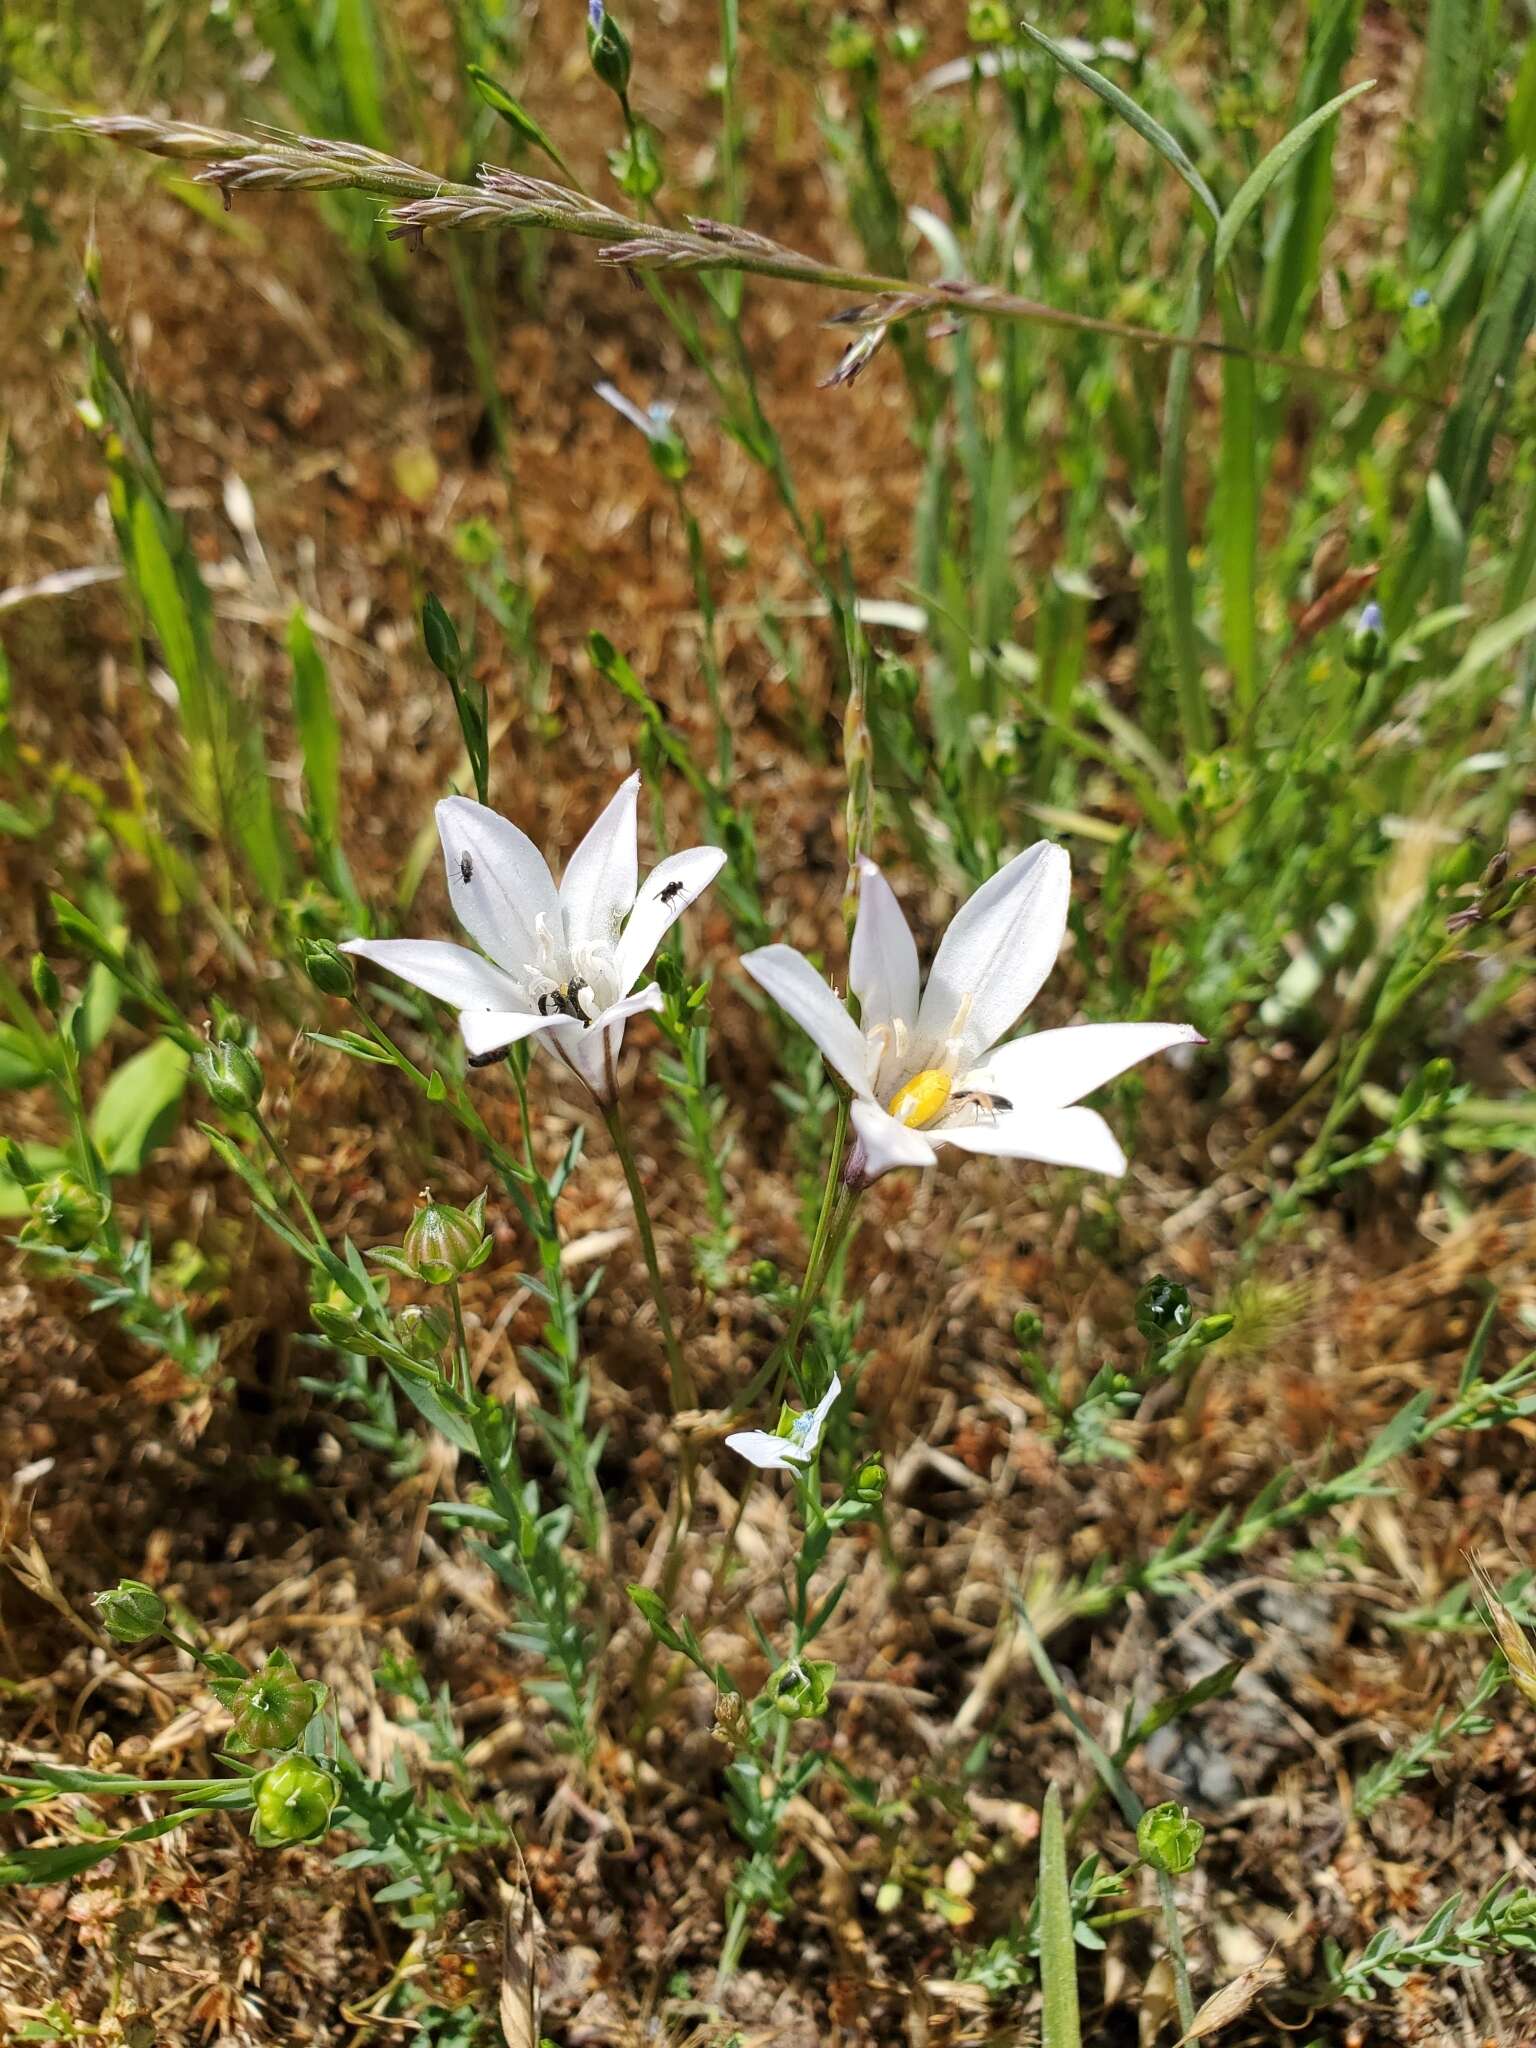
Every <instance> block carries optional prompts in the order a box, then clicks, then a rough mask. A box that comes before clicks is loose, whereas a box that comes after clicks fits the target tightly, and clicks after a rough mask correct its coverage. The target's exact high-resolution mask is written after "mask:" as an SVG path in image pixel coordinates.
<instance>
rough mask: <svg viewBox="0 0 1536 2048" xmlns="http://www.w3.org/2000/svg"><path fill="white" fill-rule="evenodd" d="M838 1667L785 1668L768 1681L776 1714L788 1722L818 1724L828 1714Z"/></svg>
mask: <svg viewBox="0 0 1536 2048" xmlns="http://www.w3.org/2000/svg"><path fill="white" fill-rule="evenodd" d="M836 1676H837V1666H836V1665H835V1664H824V1663H809V1664H799V1663H794V1664H784V1665H781V1666H780V1667H779V1669H778V1670H777V1671H776V1672H775V1673H774V1675H773V1677H772V1678H771V1679H770V1680H769V1687H770V1691H771V1694H772V1698H773V1705H774V1711H775V1712H776V1713H780V1714H782V1715H783V1716H784V1718H785V1720H786V1721H817V1720H820V1718H821V1716H822V1715H823V1714H824V1713H825V1712H826V1711H827V1706H828V1695H829V1693H830V1691H831V1687H832V1681H833V1679H834V1678H836Z"/></svg>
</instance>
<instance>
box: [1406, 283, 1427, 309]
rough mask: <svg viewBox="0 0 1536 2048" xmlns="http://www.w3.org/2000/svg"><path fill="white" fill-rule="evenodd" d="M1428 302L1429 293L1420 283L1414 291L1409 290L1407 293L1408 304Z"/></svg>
mask: <svg viewBox="0 0 1536 2048" xmlns="http://www.w3.org/2000/svg"><path fill="white" fill-rule="evenodd" d="M1429 302H1430V295H1429V293H1428V292H1427V291H1426V290H1425V289H1424V287H1423V285H1420V286H1419V288H1418V290H1417V291H1416V292H1410V293H1409V295H1408V303H1409V305H1410V306H1427V305H1428V304H1429Z"/></svg>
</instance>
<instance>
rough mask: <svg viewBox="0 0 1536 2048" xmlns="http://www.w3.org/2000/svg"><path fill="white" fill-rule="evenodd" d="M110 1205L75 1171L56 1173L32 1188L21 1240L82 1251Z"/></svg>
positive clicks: (105, 1216)
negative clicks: (27, 1220) (28, 1211)
mask: <svg viewBox="0 0 1536 2048" xmlns="http://www.w3.org/2000/svg"><path fill="white" fill-rule="evenodd" d="M111 1207H112V1205H111V1203H110V1202H109V1201H108V1200H107V1198H106V1196H105V1195H103V1194H100V1193H99V1192H98V1191H97V1190H96V1189H95V1188H92V1187H87V1185H86V1184H85V1182H84V1181H83V1180H81V1178H80V1176H79V1175H78V1174H77V1173H56V1174H54V1175H52V1177H51V1178H50V1179H48V1180H45V1181H44V1182H43V1183H42V1185H41V1186H40V1187H38V1188H37V1189H36V1190H35V1191H34V1192H33V1196H32V1216H31V1220H30V1221H29V1222H27V1223H26V1224H24V1225H23V1227H22V1231H21V1238H22V1242H23V1243H24V1244H39V1245H50V1246H52V1247H53V1248H54V1249H55V1250H57V1251H64V1252H78V1251H84V1249H85V1247H86V1246H87V1245H88V1244H89V1243H90V1242H91V1239H92V1238H93V1237H95V1235H96V1233H97V1231H98V1230H100V1228H101V1226H102V1225H103V1224H104V1223H105V1222H106V1220H107V1217H108V1215H109V1214H110V1212H111Z"/></svg>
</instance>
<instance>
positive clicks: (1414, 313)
mask: <svg viewBox="0 0 1536 2048" xmlns="http://www.w3.org/2000/svg"><path fill="white" fill-rule="evenodd" d="M1442 332H1443V323H1442V321H1441V317H1440V308H1439V306H1438V305H1437V304H1436V303H1435V301H1434V299H1433V298H1432V297H1431V296H1430V294H1429V293H1428V292H1427V291H1426V290H1425V289H1424V288H1423V286H1422V285H1421V286H1420V287H1419V289H1418V290H1417V291H1416V292H1414V293H1413V295H1412V297H1411V298H1410V299H1409V301H1408V304H1407V307H1406V308H1405V310H1404V312H1403V345H1404V347H1405V348H1406V349H1407V350H1408V353H1409V354H1410V355H1413V356H1418V357H1419V358H1420V360H1421V361H1422V359H1423V358H1424V357H1425V356H1432V355H1433V354H1434V353H1435V351H1436V349H1438V348H1439V346H1440V340H1441V335H1442Z"/></svg>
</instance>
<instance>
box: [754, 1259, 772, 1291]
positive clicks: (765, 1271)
mask: <svg viewBox="0 0 1536 2048" xmlns="http://www.w3.org/2000/svg"><path fill="white" fill-rule="evenodd" d="M778 1284H779V1269H778V1267H777V1266H776V1265H775V1264H774V1262H773V1260H772V1259H754V1260H753V1261H752V1263H751V1265H750V1266H749V1267H748V1268H747V1285H748V1286H749V1287H750V1288H751V1290H752V1292H753V1293H754V1294H771V1293H772V1292H773V1290H774V1288H775V1287H777V1286H778Z"/></svg>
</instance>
